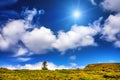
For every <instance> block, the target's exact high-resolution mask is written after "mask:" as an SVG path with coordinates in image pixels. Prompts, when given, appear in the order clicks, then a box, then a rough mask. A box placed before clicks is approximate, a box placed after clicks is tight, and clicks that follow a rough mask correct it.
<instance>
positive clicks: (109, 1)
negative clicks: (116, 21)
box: [101, 0, 120, 12]
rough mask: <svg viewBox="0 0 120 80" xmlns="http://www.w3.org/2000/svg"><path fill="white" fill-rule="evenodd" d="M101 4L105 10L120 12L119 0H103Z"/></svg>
mask: <svg viewBox="0 0 120 80" xmlns="http://www.w3.org/2000/svg"><path fill="white" fill-rule="evenodd" d="M101 5H102V6H103V8H105V9H107V10H110V11H115V12H120V0H104V1H103V2H102V3H101Z"/></svg>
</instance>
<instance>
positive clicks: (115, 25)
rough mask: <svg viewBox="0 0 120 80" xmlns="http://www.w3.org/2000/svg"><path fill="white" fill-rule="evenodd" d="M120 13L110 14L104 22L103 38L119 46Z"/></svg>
mask: <svg viewBox="0 0 120 80" xmlns="http://www.w3.org/2000/svg"><path fill="white" fill-rule="evenodd" d="M119 21H120V14H116V15H110V16H109V17H108V19H107V20H106V22H105V24H104V28H103V31H102V34H103V36H102V37H103V38H105V39H106V40H107V41H110V42H114V44H115V46H117V47H120V22H119Z"/></svg>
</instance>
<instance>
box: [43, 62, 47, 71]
mask: <svg viewBox="0 0 120 80" xmlns="http://www.w3.org/2000/svg"><path fill="white" fill-rule="evenodd" d="M42 70H48V68H47V62H46V61H44V62H43V63H42Z"/></svg>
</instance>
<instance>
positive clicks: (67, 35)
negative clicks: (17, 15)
mask: <svg viewBox="0 0 120 80" xmlns="http://www.w3.org/2000/svg"><path fill="white" fill-rule="evenodd" d="M100 20H101V19H100ZM100 20H98V21H95V22H94V23H93V24H92V25H89V26H77V25H74V26H72V27H71V29H70V30H69V31H67V32H63V31H59V32H58V35H54V33H53V31H52V30H50V29H48V28H46V27H43V26H42V27H40V28H33V27H32V30H28V28H31V25H30V24H29V23H28V22H25V21H24V20H14V21H10V22H8V23H7V24H6V25H5V26H4V27H3V28H2V29H1V31H0V32H1V34H0V41H1V43H0V49H6V48H9V47H12V46H17V47H18V49H17V52H16V55H15V56H16V57H17V56H22V55H24V54H26V53H27V52H30V51H32V52H34V53H39V54H41V53H44V52H46V51H48V50H50V49H57V50H59V51H62V52H64V51H66V50H68V49H74V48H78V47H80V48H81V47H85V46H95V45H96V43H95V41H94V36H95V35H96V34H97V33H98V32H99V31H100V28H99V26H100V24H99V22H100ZM20 41H21V42H22V43H23V45H24V46H25V47H26V48H23V47H24V46H22V45H20V44H19V42H20ZM19 46H21V47H19ZM27 49H28V50H27Z"/></svg>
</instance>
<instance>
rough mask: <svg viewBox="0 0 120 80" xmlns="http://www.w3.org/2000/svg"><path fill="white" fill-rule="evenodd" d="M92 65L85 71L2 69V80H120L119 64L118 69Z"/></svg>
mask: <svg viewBox="0 0 120 80" xmlns="http://www.w3.org/2000/svg"><path fill="white" fill-rule="evenodd" d="M91 65H92V66H91ZM91 65H88V66H87V67H86V68H85V69H83V70H81V69H76V70H52V71H51V70H7V69H5V68H1V69H0V80H120V71H119V66H118V65H119V64H117V65H116V64H115V65H116V66H117V67H116V66H115V65H114V64H113V65H112V64H91ZM103 65H104V70H103ZM106 65H107V66H106ZM111 65H112V68H111ZM91 68H92V69H93V70H92V69H91ZM94 68H95V69H94ZM99 68H100V69H99ZM108 69H109V70H108Z"/></svg>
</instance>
